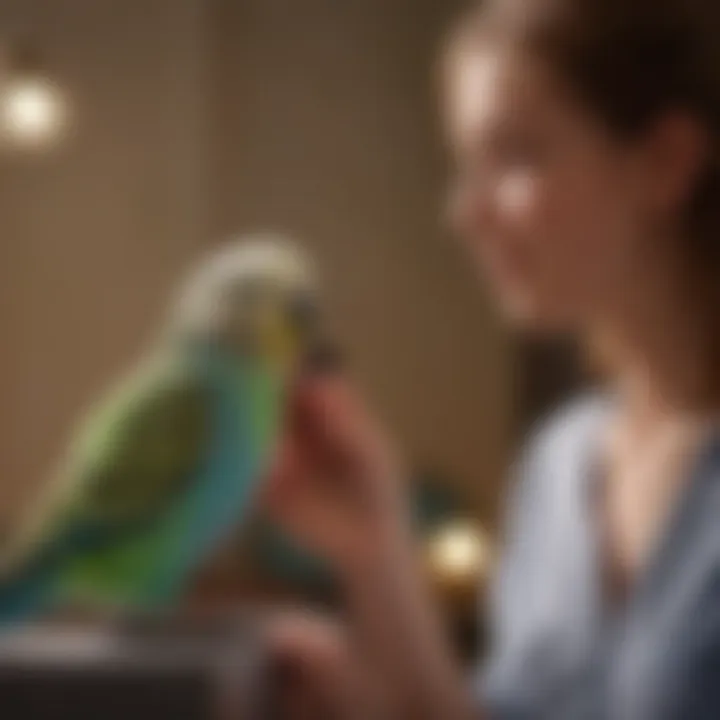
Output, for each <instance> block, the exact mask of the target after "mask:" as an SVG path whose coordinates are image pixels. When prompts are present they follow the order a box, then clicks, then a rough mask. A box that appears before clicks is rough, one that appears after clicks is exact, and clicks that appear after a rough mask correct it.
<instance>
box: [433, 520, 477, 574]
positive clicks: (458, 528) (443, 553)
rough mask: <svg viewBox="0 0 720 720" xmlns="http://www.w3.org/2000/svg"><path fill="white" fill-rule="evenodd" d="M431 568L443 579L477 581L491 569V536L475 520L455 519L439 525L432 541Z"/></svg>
mask: <svg viewBox="0 0 720 720" xmlns="http://www.w3.org/2000/svg"><path fill="white" fill-rule="evenodd" d="M428 560H429V564H430V568H431V570H432V571H433V572H434V573H435V574H436V575H437V576H438V577H439V578H442V579H443V580H448V581H451V582H460V583H466V582H476V581H477V580H479V579H480V578H481V577H482V576H483V575H484V573H485V572H486V570H487V567H488V564H489V561H490V549H489V546H488V541H487V538H486V537H485V534H484V533H483V532H482V530H481V529H480V528H479V527H478V526H477V525H476V524H474V523H472V522H470V521H465V520H454V521H451V522H449V523H447V524H445V525H443V526H441V527H440V528H438V529H437V530H436V531H435V533H434V534H433V535H432V537H431V538H430V539H429V542H428Z"/></svg>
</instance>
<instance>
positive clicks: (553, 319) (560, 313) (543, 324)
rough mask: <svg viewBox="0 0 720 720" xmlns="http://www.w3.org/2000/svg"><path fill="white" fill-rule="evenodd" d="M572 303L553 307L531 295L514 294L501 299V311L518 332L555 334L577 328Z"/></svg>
mask: <svg viewBox="0 0 720 720" xmlns="http://www.w3.org/2000/svg"><path fill="white" fill-rule="evenodd" d="M570 307H571V306H570V304H564V305H563V307H557V306H555V307H553V306H551V305H550V304H548V303H543V302H540V301H539V300H538V299H537V298H535V297H532V296H530V295H520V294H517V295H512V296H506V297H503V298H502V300H501V306H500V309H501V312H502V315H503V317H504V319H505V320H506V322H507V323H508V325H510V327H511V328H512V329H514V330H516V331H518V332H523V333H531V334H540V335H545V334H548V335H555V334H558V333H567V332H572V331H574V330H575V329H577V326H578V319H577V317H576V315H575V313H572V312H569V308H570Z"/></svg>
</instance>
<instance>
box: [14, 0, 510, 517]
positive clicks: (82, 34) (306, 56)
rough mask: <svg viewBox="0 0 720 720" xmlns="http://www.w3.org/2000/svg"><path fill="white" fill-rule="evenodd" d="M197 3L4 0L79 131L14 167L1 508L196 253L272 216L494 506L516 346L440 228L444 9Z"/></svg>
mask: <svg viewBox="0 0 720 720" xmlns="http://www.w3.org/2000/svg"><path fill="white" fill-rule="evenodd" d="M202 4H203V3H202V0H53V1H52V2H49V1H45V2H43V1H41V0H0V27H14V26H17V25H19V26H20V28H21V29H24V27H27V28H28V29H29V30H30V31H31V33H30V34H31V36H32V37H34V38H37V39H38V40H39V42H40V44H41V45H42V46H43V48H45V49H46V58H47V62H48V64H49V67H50V69H51V71H52V72H53V73H54V74H55V75H57V77H58V78H59V79H60V81H61V83H62V84H63V86H64V87H65V88H66V89H67V91H68V93H69V94H70V96H71V98H72V103H73V110H74V112H75V123H74V127H75V128H76V133H75V136H74V137H72V138H70V139H69V141H68V142H66V143H65V145H64V146H63V147H61V148H59V149H58V151H57V152H55V153H53V154H52V155H50V156H43V157H37V158H21V157H8V156H2V157H1V158H0V190H1V192H0V230H1V231H2V236H1V237H2V243H1V250H0V253H1V254H0V288H1V290H0V292H2V304H1V307H2V310H1V311H0V320H1V322H2V327H3V330H4V332H3V339H4V343H3V353H2V358H1V359H0V364H1V365H0V367H1V369H2V373H1V374H0V402H1V403H2V405H1V406H2V408H3V415H2V433H0V459H1V461H2V477H3V482H2V484H1V485H0V507H1V509H2V510H4V511H5V513H6V514H7V513H8V512H10V509H11V508H12V507H14V503H15V502H16V501H20V500H22V499H23V498H26V497H28V496H29V493H30V492H31V491H32V489H33V487H35V486H36V485H37V483H38V482H40V481H41V480H42V478H43V477H45V476H46V474H47V472H48V469H49V468H50V467H51V463H52V460H53V458H54V457H55V456H56V455H57V453H58V450H59V449H60V448H61V447H62V443H63V440H64V438H65V437H66V435H67V433H68V422H69V421H70V419H71V418H73V417H74V416H75V415H76V414H77V413H78V411H79V409H80V408H81V407H82V406H83V405H84V403H85V402H86V401H87V400H88V399H89V398H91V397H92V396H93V395H94V393H96V392H97V390H98V389H99V388H101V387H102V385H103V383H104V382H105V381H106V380H107V379H108V378H109V377H111V375H112V374H113V373H114V372H115V371H117V370H118V369H119V368H121V367H122V366H123V365H124V364H125V363H126V362H127V361H128V359H129V358H130V357H131V356H132V355H133V353H135V352H136V351H137V349H138V348H139V347H140V345H141V342H142V339H143V337H144V336H145V335H146V333H147V331H148V330H149V329H150V328H151V327H152V322H153V319H154V317H155V316H156V314H157V311H158V309H159V307H160V305H161V303H162V300H163V298H164V297H165V295H166V292H167V288H168V286H169V284H170V282H171V281H172V279H173V278H174V277H175V275H176V273H177V271H178V269H179V268H180V267H182V266H183V265H184V264H185V262H186V260H187V258H188V257H190V256H192V255H193V254H194V253H195V252H196V250H197V249H198V247H199V246H200V245H201V244H202V243H203V241H205V240H208V241H209V239H210V238H212V237H220V236H223V235H225V234H228V233H231V232H234V231H237V230H247V229H253V228H258V227H263V228H264V227H274V228H280V229H284V230H287V231H289V232H292V233H295V234H297V235H299V236H301V237H302V238H303V239H304V240H305V241H306V242H307V243H308V245H310V246H311V248H312V249H313V250H315V252H316V253H317V255H318V257H319V259H320V262H321V265H322V266H323V267H324V270H325V272H326V275H327V279H328V292H329V296H330V299H331V305H332V310H333V314H334V317H335V320H336V323H337V325H338V327H339V328H340V330H341V334H342V336H343V339H344V340H345V342H346V344H347V346H348V348H349V353H350V356H351V358H352V360H353V364H354V365H355V367H356V371H357V374H358V375H359V377H360V379H361V381H362V382H363V384H364V385H365V386H366V387H367V389H368V391H369V392H370V394H371V395H372V396H373V397H374V398H375V400H376V402H377V404H378V406H379V407H380V408H381V411H382V413H383V414H384V415H385V417H386V418H387V421H388V423H389V424H390V425H391V426H392V427H393V428H394V429H395V431H396V433H397V435H398V436H399V437H400V438H401V440H402V442H403V444H404V445H405V446H406V447H407V448H408V450H409V452H410V454H412V455H413V456H414V457H417V458H418V459H423V460H427V461H428V462H432V463H434V464H438V465H440V466H441V467H444V468H446V469H447V470H448V472H449V473H450V474H452V475H453V476H455V477H456V478H457V480H458V482H460V483H461V484H463V485H466V486H467V487H470V488H472V492H473V496H474V497H475V499H476V500H477V501H478V502H479V503H483V501H484V500H485V499H488V498H492V497H493V496H494V488H495V487H496V484H497V479H498V478H499V476H500V474H501V473H502V468H503V466H504V463H505V454H506V447H507V438H508V425H509V414H510V402H509V397H508V385H509V383H508V372H507V358H508V353H507V348H506V345H505V342H504V340H503V339H502V337H501V335H500V333H499V332H498V330H497V327H496V325H495V323H494V322H493V320H492V317H491V314H490V313H489V312H488V310H487V308H486V305H485V303H484V301H483V298H482V296H481V294H480V293H479V292H478V291H477V289H476V287H475V282H474V279H473V277H472V273H471V272H470V270H469V269H468V268H467V266H466V265H465V264H464V263H463V262H462V259H461V257H460V253H459V251H458V250H457V249H456V248H455V247H454V246H453V245H452V244H451V243H450V242H449V241H448V240H447V239H446V238H445V237H444V235H443V233H442V232H441V230H440V226H439V210H440V200H441V190H442V181H443V165H442V157H441V153H440V151H439V144H438V142H437V128H436V127H435V124H434V107H433V102H434V101H433V97H432V93H431V87H430V63H431V58H432V55H433V52H434V48H435V46H436V43H437V37H438V33H439V29H440V27H441V26H442V25H443V24H444V23H445V22H446V19H447V18H446V16H447V14H448V13H449V12H450V4H449V3H447V2H444V1H443V0H435V1H434V2H430V1H429V0H392V1H391V0H343V2H337V1H331V0H307V1H305V2H297V1H296V0H242V1H240V0H225V1H223V0H214V1H210V0H209V1H208V2H207V3H205V5H206V7H205V8H204V10H202V8H201V5H202ZM485 489H487V491H486V490H485ZM0 514H1V513H0Z"/></svg>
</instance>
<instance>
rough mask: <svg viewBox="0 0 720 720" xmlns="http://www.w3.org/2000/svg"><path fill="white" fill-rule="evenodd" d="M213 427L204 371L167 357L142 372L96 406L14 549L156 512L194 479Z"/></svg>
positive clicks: (112, 529)
mask: <svg viewBox="0 0 720 720" xmlns="http://www.w3.org/2000/svg"><path fill="white" fill-rule="evenodd" d="M208 432H209V424H208V404H207V397H206V394H205V390H204V386H203V384H202V382H201V380H200V378H199V376H198V375H196V374H194V373H193V372H191V371H190V369H189V368H187V367H184V366H182V365H177V364H176V365H168V364H161V365H160V366H159V367H158V366H157V365H153V366H151V368H149V369H146V370H145V371H142V372H139V373H137V374H136V375H135V376H134V377H132V378H131V380H130V382H129V383H128V384H126V385H125V386H123V387H121V389H120V391H119V392H118V393H117V394H116V395H114V396H113V397H112V398H111V399H110V401H109V402H108V403H106V404H105V405H104V406H101V407H100V409H99V411H98V412H95V413H91V414H90V416H89V419H88V421H87V423H86V424H85V426H84V429H83V430H82V431H81V433H80V435H79V442H78V443H77V444H76V445H75V446H74V448H73V449H72V451H71V453H70V457H69V461H68V462H67V464H66V468H65V469H64V471H63V472H62V473H61V475H60V477H59V480H58V482H57V483H56V484H55V485H53V486H52V487H50V488H48V493H47V496H46V497H45V498H41V501H40V503H39V504H38V506H37V510H36V512H35V513H33V514H32V516H31V518H30V520H29V522H28V523H26V524H25V526H24V527H22V526H21V531H20V533H19V535H18V537H17V538H16V541H15V542H14V543H11V544H10V546H9V548H8V550H9V553H8V557H6V558H5V563H4V564H5V565H6V566H7V565H9V566H14V565H17V564H23V563H25V562H26V561H27V560H28V559H31V558H32V557H34V556H36V555H37V554H38V551H41V550H42V549H43V548H45V549H47V548H51V547H52V546H53V545H54V544H55V545H57V544H60V545H62V544H64V543H67V542H68V540H69V539H70V538H72V544H75V543H76V542H80V543H81V544H84V543H85V542H87V543H89V544H90V545H92V546H94V545H97V544H98V543H103V542H107V541H108V540H111V539H112V538H113V537H114V536H116V535H117V533H123V532H124V531H125V530H127V529H128V528H129V527H135V526H136V525H137V524H138V523H146V522H152V520H153V518H154V517H155V516H156V514H157V513H158V512H160V511H161V510H162V509H163V508H164V507H166V506H167V505H168V503H170V502H171V501H172V500H173V499H175V498H176V497H177V496H178V494H179V493H181V492H182V491H183V490H184V489H185V487H186V486H187V485H188V484H189V483H190V482H191V479H192V477H193V471H194V470H195V469H196V468H197V466H198V464H199V462H200V460H201V457H202V454H203V449H204V447H205V444H206V441H207V435H208Z"/></svg>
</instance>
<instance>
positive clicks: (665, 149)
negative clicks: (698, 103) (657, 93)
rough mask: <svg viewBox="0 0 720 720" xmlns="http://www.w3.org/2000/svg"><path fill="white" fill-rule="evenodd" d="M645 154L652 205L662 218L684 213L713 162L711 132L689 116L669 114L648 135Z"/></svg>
mask: <svg viewBox="0 0 720 720" xmlns="http://www.w3.org/2000/svg"><path fill="white" fill-rule="evenodd" d="M644 151H645V157H646V161H647V162H646V171H647V181H648V187H649V188H650V191H651V192H650V201H651V203H652V204H653V205H654V207H655V209H656V210H657V211H659V212H660V213H661V214H663V215H671V216H674V215H677V214H678V213H682V212H683V209H684V208H686V207H687V206H688V204H689V203H690V202H691V199H692V196H693V193H694V192H695V188H696V187H697V184H698V182H699V180H700V177H701V176H702V174H703V172H704V171H705V168H706V167H707V165H708V162H709V161H710V154H711V152H712V147H711V141H710V137H709V133H708V132H707V130H706V129H705V127H704V126H703V124H702V123H701V122H700V121H698V120H697V119H696V118H695V117H693V116H692V115H690V114H689V113H687V112H670V113H667V114H666V115H664V116H663V117H662V118H661V119H660V120H658V122H657V123H656V124H655V125H654V127H653V128H652V130H651V131H650V132H649V134H648V136H647V140H646V142H645V148H644Z"/></svg>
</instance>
